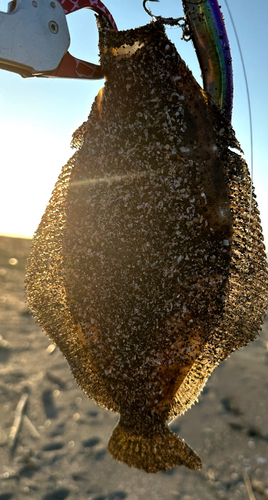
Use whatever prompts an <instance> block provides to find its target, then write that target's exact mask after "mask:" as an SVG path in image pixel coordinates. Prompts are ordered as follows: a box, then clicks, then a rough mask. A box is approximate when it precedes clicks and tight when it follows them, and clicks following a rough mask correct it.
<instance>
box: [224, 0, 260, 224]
mask: <svg viewBox="0 0 268 500" xmlns="http://www.w3.org/2000/svg"><path fill="white" fill-rule="evenodd" d="M224 3H225V5H226V7H227V10H228V14H229V17H230V19H231V23H232V26H233V30H234V34H235V38H236V43H237V46H238V50H239V55H240V59H241V62H242V68H243V74H244V80H245V85H246V92H247V101H248V114H249V130H250V132H249V133H250V180H251V182H250V203H249V224H250V220H251V209H252V191H253V127H252V113H251V102H250V95H249V86H248V78H247V72H246V67H245V62H244V57H243V52H242V49H241V45H240V41H239V37H238V33H237V31H236V26H235V22H234V19H233V16H232V13H231V10H230V7H229V4H228V0H224Z"/></svg>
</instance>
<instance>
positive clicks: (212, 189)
mask: <svg viewBox="0 0 268 500" xmlns="http://www.w3.org/2000/svg"><path fill="white" fill-rule="evenodd" d="M98 26H99V35H100V45H99V46H100V63H101V68H102V72H103V74H104V75H105V79H106V81H105V86H104V89H103V90H102V91H101V92H100V94H99V95H98V96H97V98H96V100H95V102H94V104H93V106H92V110H91V112H90V115H89V118H88V120H87V122H86V123H85V124H84V125H83V126H82V127H81V128H80V129H79V130H78V132H77V133H76V134H75V135H74V144H75V145H76V146H77V148H78V151H77V152H76V153H75V155H74V156H73V158H71V160H70V161H69V162H68V164H67V165H66V166H65V167H63V169H62V172H61V174H60V176H59V179H58V182H57V183H56V186H55V189H54V191H53V194H52V197H51V200H50V202H49V204H48V207H47V209H46V212H45V214H44V216H43V218H42V220H41V222H40V225H39V227H38V229H37V232H36V234H35V236H34V239H33V243H32V251H31V255H30V257H29V260H28V265H27V275H26V289H27V296H28V302H29V305H30V308H31V310H32V312H33V314H34V316H35V318H36V319H37V321H38V322H39V323H40V325H41V326H42V327H43V329H44V330H45V331H46V333H47V334H48V335H49V336H50V337H51V338H52V339H53V340H54V341H55V342H56V343H57V345H58V346H59V348H60V349H61V351H62V353H63V354H64V356H65V357H66V359H67V360H68V363H69V365H70V367H71V370H72V373H73V375H74V377H75V378H76V380H77V383H78V384H79V386H80V387H81V389H82V390H83V391H84V392H85V394H87V395H88V396H89V397H90V398H92V399H93V400H94V401H95V402H96V403H98V404H100V405H102V406H104V407H106V408H108V409H110V410H112V411H115V412H119V413H120V420H119V423H118V425H117V426H116V428H115V429H114V431H113V434H112V436H111V438H110V441H109V445H108V450H109V452H110V454H111V455H112V456H113V457H114V458H115V459H117V460H119V461H121V462H125V463H126V464H128V465H129V466H134V467H137V468H139V469H143V470H145V471H147V472H157V471H160V470H168V469H170V468H171V467H174V466H176V465H185V466H187V467H189V468H190V469H199V468H200V467H201V465H202V463H201V459H200V458H199V457H198V455H197V454H196V453H195V452H194V451H193V450H192V448H191V447H190V446H189V445H188V444H186V442H185V441H184V440H183V439H182V438H180V437H178V436H176V435H175V434H174V433H172V432H171V430H170V429H169V427H168V425H167V422H168V421H169V420H170V419H173V418H175V417H177V416H178V415H181V414H183V413H184V412H185V411H186V410H187V409H188V408H190V406H191V405H192V404H193V403H194V402H196V401H197V399H198V396H199V394H200V392H201V390H202V388H203V386H204V384H205V383H206V381H207V379H208V377H209V375H210V374H211V373H212V371H213V370H214V368H215V367H216V366H217V365H218V364H219V363H220V362H221V361H222V360H223V359H225V358H226V357H227V356H229V354H230V353H231V352H232V351H234V350H235V349H238V348H239V347H241V346H243V345H245V344H247V343H248V342H250V341H252V340H254V338H255V337H256V336H257V334H258V331H259V329H260V326H261V324H262V321H263V317H264V314H265V310H266V301H267V263H266V258H265V250H264V244H263V237H262V230H261V225H260V218H259V212H258V208H257V203H256V200H255V197H254V194H253V198H252V206H251V215H250V216H249V214H250V184H251V182H250V177H249V172H248V169H247V165H246V163H245V161H244V160H243V159H242V157H241V156H240V155H239V154H237V153H235V152H234V151H232V150H231V149H230V147H232V148H234V147H236V148H239V145H238V143H237V141H236V139H235V136H234V132H233V130H232V128H231V125H230V121H229V120H228V119H226V118H225V117H224V115H223V113H221V111H220V110H219V109H218V107H217V106H216V104H214V102H213V100H212V98H210V96H209V94H208V93H206V92H204V91H203V89H201V87H200V86H199V85H198V84H197V82H196V81H195V79H194V77H193V75H192V74H191V72H190V70H189V69H188V68H187V66H186V64H185V63H184V61H183V60H182V59H181V57H180V56H179V54H178V53H177V50H176V48H175V46H174V45H173V44H172V43H171V42H170V40H169V39H168V38H167V36H166V33H165V29H164V25H163V23H162V22H161V20H156V21H155V22H153V23H150V24H149V25H147V26H143V27H141V28H137V29H132V30H128V31H118V32H116V31H114V30H112V29H111V28H110V26H109V24H108V22H107V21H106V20H105V19H104V18H103V17H102V16H99V18H98Z"/></svg>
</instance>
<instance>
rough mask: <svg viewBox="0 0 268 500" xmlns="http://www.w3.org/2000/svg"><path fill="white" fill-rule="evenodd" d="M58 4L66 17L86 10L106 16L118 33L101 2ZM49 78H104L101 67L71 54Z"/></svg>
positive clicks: (77, 0)
mask: <svg viewBox="0 0 268 500" xmlns="http://www.w3.org/2000/svg"><path fill="white" fill-rule="evenodd" d="M58 2H59V3H60V4H61V6H62V7H63V10H64V13H65V14H66V15H67V14H70V13H72V12H76V11H77V10H80V9H84V8H87V9H92V10H94V12H97V14H102V15H103V16H105V17H106V19H108V21H109V22H110V24H111V27H112V28H113V29H114V30H115V31H117V26H116V24H115V21H114V18H113V16H112V14H111V13H110V11H109V10H108V9H107V7H105V5H104V4H103V3H102V2H101V1H100V0H58ZM49 76H56V77H63V78H85V79H94V80H98V79H100V78H103V75H102V71H101V67H100V66H99V65H97V64H92V63H89V62H87V61H83V60H81V59H77V58H76V57H73V56H72V55H71V54H70V53H69V52H66V54H65V55H64V57H63V58H62V60H61V63H60V64H59V66H58V67H57V69H55V70H54V71H53V72H51V73H50V74H49Z"/></svg>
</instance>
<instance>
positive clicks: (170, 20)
mask: <svg viewBox="0 0 268 500" xmlns="http://www.w3.org/2000/svg"><path fill="white" fill-rule="evenodd" d="M149 1H150V0H143V8H144V10H145V12H147V14H148V15H149V16H151V17H152V18H153V19H154V20H157V21H162V23H164V24H168V25H169V26H179V27H180V28H182V31H183V34H182V39H183V40H186V41H189V40H191V32H190V27H189V25H188V24H187V21H186V17H185V16H184V17H177V18H176V19H174V17H162V16H155V15H154V14H153V13H152V11H151V10H150V9H149V8H148V7H147V6H146V3H147V2H149ZM151 1H152V2H159V0H151Z"/></svg>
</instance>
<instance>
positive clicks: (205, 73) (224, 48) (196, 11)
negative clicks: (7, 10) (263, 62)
mask: <svg viewBox="0 0 268 500" xmlns="http://www.w3.org/2000/svg"><path fill="white" fill-rule="evenodd" d="M182 4H183V8H184V12H185V15H186V19H187V24H188V26H189V31H190V33H191V35H190V37H191V39H192V41H193V44H194V47H195V49H196V53H197V57H198V60H199V64H200V68H201V71H202V77H203V82H204V89H205V90H206V91H207V92H208V93H209V94H210V95H211V97H212V99H213V101H214V102H215V103H216V104H217V105H218V106H219V108H220V109H221V110H222V111H223V112H224V114H225V116H226V118H228V119H229V120H231V116H232V104H233V71H232V58H231V52H230V45H229V41H228V37H227V33H226V29H225V25H224V20H223V15H222V12H221V10H220V7H219V4H218V1H217V0H182Z"/></svg>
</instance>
